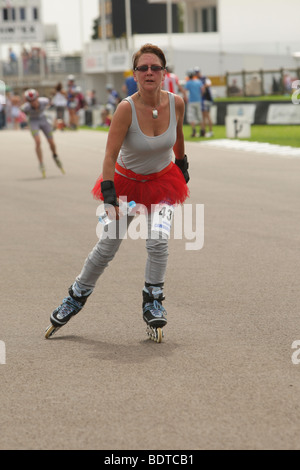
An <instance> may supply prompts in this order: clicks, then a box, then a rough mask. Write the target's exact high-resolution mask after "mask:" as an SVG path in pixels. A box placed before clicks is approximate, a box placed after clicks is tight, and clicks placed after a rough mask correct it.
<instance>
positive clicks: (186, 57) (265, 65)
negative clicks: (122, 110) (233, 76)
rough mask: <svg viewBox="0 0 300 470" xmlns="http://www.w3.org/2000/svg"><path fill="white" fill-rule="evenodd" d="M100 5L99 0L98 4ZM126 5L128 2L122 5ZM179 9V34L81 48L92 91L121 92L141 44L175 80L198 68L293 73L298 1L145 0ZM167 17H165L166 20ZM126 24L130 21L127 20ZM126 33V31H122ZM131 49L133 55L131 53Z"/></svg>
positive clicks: (299, 36)
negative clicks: (155, 49)
mask: <svg viewBox="0 0 300 470" xmlns="http://www.w3.org/2000/svg"><path fill="white" fill-rule="evenodd" d="M103 1H104V0H99V4H100V6H101V3H102V2H103ZM125 2H126V3H127V4H128V3H129V4H130V0H125ZM148 2H149V3H163V4H166V8H167V11H168V8H169V9H170V5H171V3H178V4H180V7H181V9H182V14H183V17H182V20H183V25H184V33H176V34H175V33H174V34H173V33H172V31H171V29H170V24H171V22H170V21H167V23H168V24H167V31H168V33H167V34H155V35H151V34H150V35H149V34H148V35H133V36H131V37H128V38H127V42H126V40H123V41H121V40H119V41H118V40H117V41H114V42H112V41H109V40H99V41H93V42H92V43H90V44H89V45H87V47H86V51H85V54H84V71H85V73H86V74H87V75H88V77H89V78H88V82H89V85H90V87H91V88H95V89H96V90H97V91H99V92H100V90H101V89H102V88H103V85H104V84H105V82H106V81H110V82H113V83H114V84H115V86H116V87H118V88H120V85H121V81H122V80H123V75H122V73H121V72H123V71H124V70H125V69H129V68H130V67H131V63H130V58H131V52H132V51H134V50H136V49H138V48H139V47H140V46H141V45H142V44H145V43H146V42H151V43H153V44H157V45H159V46H160V47H161V48H162V49H163V50H164V51H165V52H166V55H167V59H168V62H169V63H170V64H172V65H173V68H174V70H175V72H176V73H177V75H178V76H179V77H180V78H182V79H183V78H184V77H185V75H186V72H187V70H190V69H192V68H193V67H195V66H199V67H200V68H201V70H202V71H203V72H204V73H205V75H208V76H213V77H222V76H224V75H225V74H226V72H233V71H241V70H246V71H256V70H273V69H280V68H286V69H296V68H297V67H300V61H299V58H298V59H297V58H296V57H295V56H294V54H295V53H296V52H297V51H300V28H299V24H298V23H299V17H300V0H185V1H180V0H148ZM167 17H168V15H167ZM127 22H128V23H130V19H129V18H127ZM127 30H128V28H127ZM128 47H129V49H130V50H129V51H128ZM131 50H132V51H131Z"/></svg>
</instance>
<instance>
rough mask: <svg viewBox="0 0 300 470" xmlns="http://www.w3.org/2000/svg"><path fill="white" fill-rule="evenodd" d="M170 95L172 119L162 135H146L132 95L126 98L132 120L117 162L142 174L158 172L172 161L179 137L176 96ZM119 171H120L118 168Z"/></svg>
mask: <svg viewBox="0 0 300 470" xmlns="http://www.w3.org/2000/svg"><path fill="white" fill-rule="evenodd" d="M168 95H169V107H170V120H169V127H168V129H167V130H166V131H165V132H164V133H163V134H160V135H157V136H154V137H150V136H147V135H145V134H144V133H143V132H142V131H141V129H140V126H139V123H138V119H137V115H136V110H135V106H134V103H133V100H132V98H131V97H130V96H128V97H127V98H125V100H126V101H128V102H129V103H130V105H131V111H132V121H131V125H130V127H129V129H128V132H127V135H126V137H125V139H124V141H123V144H122V147H121V149H120V153H119V156H118V159H117V162H118V164H119V165H120V166H122V167H123V168H126V169H128V170H131V171H134V172H135V173H139V174H142V175H148V174H150V173H156V172H159V171H161V170H163V169H164V168H166V167H167V166H168V165H169V164H170V162H171V161H172V156H173V146H174V145H175V142H176V138H177V132H176V129H177V121H176V113H175V97H174V95H173V94H172V93H170V92H168ZM116 172H117V173H118V171H117V170H116Z"/></svg>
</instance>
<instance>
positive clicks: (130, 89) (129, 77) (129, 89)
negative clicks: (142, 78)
mask: <svg viewBox="0 0 300 470" xmlns="http://www.w3.org/2000/svg"><path fill="white" fill-rule="evenodd" d="M125 75H126V79H125V82H124V85H123V87H122V91H123V93H125V95H126V96H132V95H133V94H134V93H136V92H137V91H138V87H137V83H136V81H135V78H134V76H133V74H132V71H131V70H129V71H127V72H125Z"/></svg>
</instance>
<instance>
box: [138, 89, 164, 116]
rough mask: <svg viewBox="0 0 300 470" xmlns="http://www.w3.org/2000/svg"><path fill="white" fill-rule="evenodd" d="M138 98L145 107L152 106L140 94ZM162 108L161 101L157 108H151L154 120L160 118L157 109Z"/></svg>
mask: <svg viewBox="0 0 300 470" xmlns="http://www.w3.org/2000/svg"><path fill="white" fill-rule="evenodd" d="M138 97H139V98H140V100H141V102H142V103H143V104H144V105H145V106H148V107H149V106H150V105H149V104H146V103H145V101H144V100H143V98H142V97H141V95H140V93H138ZM159 106H160V100H159V103H157V106H155V107H154V108H153V107H152V106H150V107H151V108H152V117H153V119H157V118H158V110H157V108H159Z"/></svg>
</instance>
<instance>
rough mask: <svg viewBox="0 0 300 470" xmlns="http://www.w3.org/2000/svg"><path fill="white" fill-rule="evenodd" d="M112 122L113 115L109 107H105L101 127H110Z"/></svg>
mask: <svg viewBox="0 0 300 470" xmlns="http://www.w3.org/2000/svg"><path fill="white" fill-rule="evenodd" d="M110 124H111V115H110V112H109V109H108V108H107V107H105V108H103V110H102V111H101V123H100V126H101V127H109V126H110Z"/></svg>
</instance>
